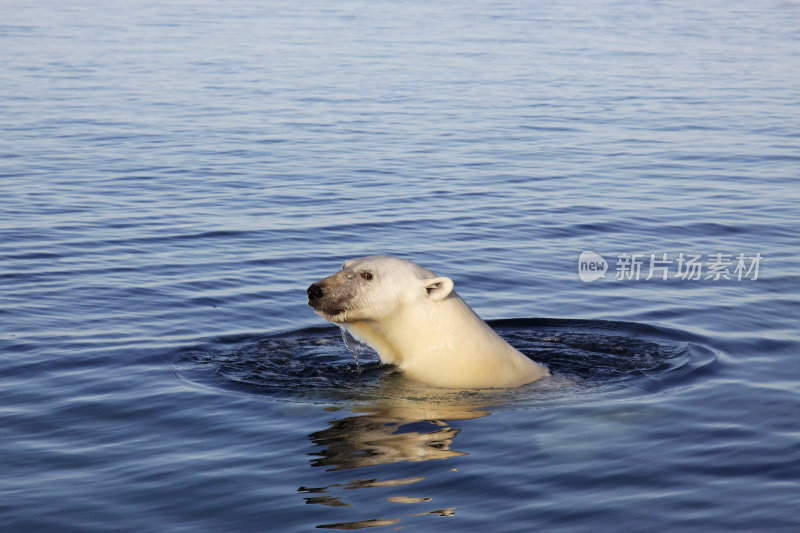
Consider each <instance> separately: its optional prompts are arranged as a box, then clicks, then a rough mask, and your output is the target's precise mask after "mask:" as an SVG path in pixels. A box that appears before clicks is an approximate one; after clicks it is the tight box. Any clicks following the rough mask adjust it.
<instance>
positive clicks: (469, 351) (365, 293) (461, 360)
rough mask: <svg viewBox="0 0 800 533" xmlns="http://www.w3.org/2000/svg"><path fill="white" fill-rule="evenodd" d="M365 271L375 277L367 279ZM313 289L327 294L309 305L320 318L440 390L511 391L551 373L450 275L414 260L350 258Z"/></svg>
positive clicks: (407, 373) (373, 257)
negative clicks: (480, 311) (463, 294)
mask: <svg viewBox="0 0 800 533" xmlns="http://www.w3.org/2000/svg"><path fill="white" fill-rule="evenodd" d="M364 272H369V273H370V274H372V276H373V278H372V279H371V280H366V279H364V278H363V277H362V273H364ZM315 285H319V286H320V287H322V288H323V291H324V294H325V296H324V297H322V298H320V299H318V300H314V301H309V305H312V306H313V307H314V309H315V311H316V312H317V313H319V314H320V315H321V316H323V317H324V318H326V319H327V320H330V321H331V322H336V323H338V324H342V325H344V326H345V327H346V328H347V329H348V331H350V333H351V334H352V335H353V336H354V337H356V338H357V339H359V340H361V341H363V342H366V343H367V344H369V345H370V346H372V347H373V348H375V350H376V351H377V352H378V354H379V355H380V358H381V361H383V362H384V363H388V364H392V365H396V366H397V367H398V368H400V369H401V370H403V372H404V373H405V375H406V376H407V377H408V378H410V379H413V380H416V381H419V382H422V383H426V384H429V385H433V386H437V387H449V388H462V389H467V388H490V387H494V388H507V387H516V386H519V385H523V384H525V383H530V382H532V381H536V380H537V379H540V378H543V377H546V376H549V375H550V374H549V372H548V370H547V368H546V367H544V366H542V365H539V364H536V363H534V362H533V361H531V360H530V359H528V358H527V357H526V356H524V355H523V354H521V353H520V352H519V351H517V350H516V349H514V348H513V347H512V346H511V345H509V344H508V343H507V342H506V341H505V340H503V339H502V338H501V337H500V336H499V335H497V333H495V332H494V330H492V328H490V327H489V326H488V325H487V324H486V323H485V322H484V321H483V320H481V318H480V317H479V316H478V315H477V314H475V312H474V311H473V310H472V309H471V308H470V307H469V306H468V305H467V304H466V303H465V302H464V300H462V299H461V298H460V297H459V296H458V294H456V292H455V291H453V290H452V289H453V282H452V281H451V280H450V279H449V278H443V277H437V276H436V275H435V274H434V273H433V272H431V271H429V270H427V269H424V268H422V267H420V266H419V265H416V264H414V263H412V262H410V261H406V260H403V259H398V258H394V257H387V256H372V257H364V258H360V259H351V260H350V261H347V262H346V263H345V264H344V267H343V269H342V270H341V271H340V272H338V273H336V274H334V275H332V276H330V277H328V278H325V279H324V280H321V281H319V282H317V283H316V284H315Z"/></svg>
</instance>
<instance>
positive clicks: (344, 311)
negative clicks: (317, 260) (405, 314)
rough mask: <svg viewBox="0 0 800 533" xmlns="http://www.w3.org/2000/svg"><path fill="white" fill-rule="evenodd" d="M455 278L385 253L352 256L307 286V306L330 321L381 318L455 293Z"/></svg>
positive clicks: (344, 321)
mask: <svg viewBox="0 0 800 533" xmlns="http://www.w3.org/2000/svg"><path fill="white" fill-rule="evenodd" d="M452 291H453V281H452V280H451V279H450V278H445V277H438V276H436V274H434V273H433V272H431V271H430V270H428V269H426V268H423V267H421V266H419V265H417V264H415V263H412V262H411V261H406V260H405V259H399V258H396V257H387V256H382V255H376V256H370V257H361V258H358V259H350V260H349V261H347V262H345V263H344V265H343V266H342V270H340V271H339V272H337V273H336V274H334V275H332V276H328V277H327V278H325V279H322V280H320V281H318V282H316V283H312V284H311V286H310V287H309V288H308V305H310V306H311V307H313V308H314V311H315V312H316V313H318V314H319V315H321V316H322V317H323V318H325V319H326V320H328V321H330V322H336V323H348V322H355V321H362V320H378V321H379V320H381V319H383V318H385V317H387V316H390V315H392V314H395V313H397V312H398V311H399V310H400V309H402V308H404V307H407V306H409V305H411V306H414V305H415V304H418V303H423V302H431V301H436V300H443V299H445V298H447V297H448V296H450V295H451V293H452V294H454V293H453V292H452Z"/></svg>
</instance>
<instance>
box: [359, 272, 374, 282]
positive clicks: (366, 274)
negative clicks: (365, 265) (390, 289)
mask: <svg viewBox="0 0 800 533" xmlns="http://www.w3.org/2000/svg"><path fill="white" fill-rule="evenodd" d="M361 277H362V278H364V279H365V280H367V281H370V280H372V272H367V271H364V272H362V273H361Z"/></svg>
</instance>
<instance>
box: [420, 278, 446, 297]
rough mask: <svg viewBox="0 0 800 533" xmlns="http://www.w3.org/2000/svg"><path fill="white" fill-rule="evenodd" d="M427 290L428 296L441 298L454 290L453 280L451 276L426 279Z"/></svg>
mask: <svg viewBox="0 0 800 533" xmlns="http://www.w3.org/2000/svg"><path fill="white" fill-rule="evenodd" d="M425 290H426V291H428V297H430V298H433V299H434V300H441V299H443V298H447V296H448V295H449V294H450V293H451V292H452V291H453V280H452V279H450V278H433V279H428V280H425Z"/></svg>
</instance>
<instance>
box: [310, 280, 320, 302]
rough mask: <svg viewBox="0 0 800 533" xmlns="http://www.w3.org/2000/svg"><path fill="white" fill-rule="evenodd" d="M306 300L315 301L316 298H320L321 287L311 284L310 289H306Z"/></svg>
mask: <svg viewBox="0 0 800 533" xmlns="http://www.w3.org/2000/svg"><path fill="white" fill-rule="evenodd" d="M306 292H308V299H309V300H316V299H317V298H322V294H323V293H322V285H320V284H318V283H312V284H311V286H310V287H308V290H307V291H306Z"/></svg>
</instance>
